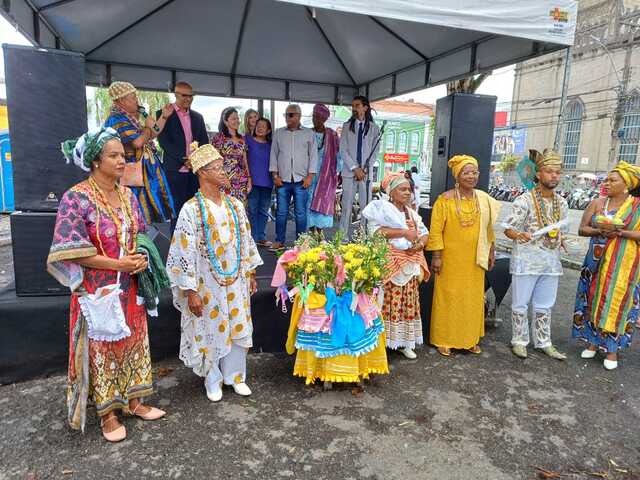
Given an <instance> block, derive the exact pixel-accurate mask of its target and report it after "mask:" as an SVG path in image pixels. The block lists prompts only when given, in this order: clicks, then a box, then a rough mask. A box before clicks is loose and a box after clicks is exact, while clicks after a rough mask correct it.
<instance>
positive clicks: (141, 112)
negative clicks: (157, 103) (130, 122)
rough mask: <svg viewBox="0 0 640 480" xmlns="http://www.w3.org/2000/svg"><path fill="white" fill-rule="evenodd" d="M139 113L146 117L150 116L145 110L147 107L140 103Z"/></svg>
mask: <svg viewBox="0 0 640 480" xmlns="http://www.w3.org/2000/svg"><path fill="white" fill-rule="evenodd" d="M138 113H139V114H140V115H142V116H143V117H144V118H145V119H146V118H147V117H148V116H149V115H148V114H147V111H146V110H145V108H144V107H143V106H142V105H138Z"/></svg>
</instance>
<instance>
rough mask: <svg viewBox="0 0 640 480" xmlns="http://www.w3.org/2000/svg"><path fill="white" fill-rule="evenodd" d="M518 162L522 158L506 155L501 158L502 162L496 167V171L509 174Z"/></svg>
mask: <svg viewBox="0 0 640 480" xmlns="http://www.w3.org/2000/svg"><path fill="white" fill-rule="evenodd" d="M520 160H522V157H518V156H516V155H512V154H507V155H505V156H503V157H502V160H501V161H500V163H499V164H498V165H497V166H496V170H498V171H500V172H503V173H507V172H511V171H512V170H514V169H515V168H516V165H518V163H520Z"/></svg>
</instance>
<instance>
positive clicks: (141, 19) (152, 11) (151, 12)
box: [84, 0, 174, 57]
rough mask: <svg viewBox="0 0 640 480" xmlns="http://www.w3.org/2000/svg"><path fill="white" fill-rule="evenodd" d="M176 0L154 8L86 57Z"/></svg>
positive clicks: (89, 52)
mask: <svg viewBox="0 0 640 480" xmlns="http://www.w3.org/2000/svg"><path fill="white" fill-rule="evenodd" d="M173 2H174V0H167V1H166V2H164V3H163V4H162V5H160V6H159V7H157V8H154V9H153V10H151V11H150V12H149V13H147V14H145V15H143V16H142V17H140V18H139V19H138V20H136V21H135V22H133V23H131V24H129V25H127V26H126V27H124V28H123V29H122V30H120V31H119V32H118V33H115V34H113V35H111V36H110V37H109V38H107V39H106V40H105V41H103V42H101V43H100V44H99V45H97V46H96V47H93V48H92V49H91V50H89V51H88V52H85V54H84V56H85V57H88V56H89V55H91V54H92V53H93V52H95V51H96V50H98V49H100V48H102V47H104V46H105V45H106V44H107V43H109V42H111V41H113V40H115V39H116V38H118V37H119V36H120V35H122V34H123V33H125V32H128V31H129V30H131V29H132V28H133V27H135V26H136V25H139V24H141V23H142V22H144V21H145V20H146V19H147V18H149V17H151V16H153V15H155V14H156V13H158V12H159V11H160V10H162V9H163V8H164V7H166V6H168V5H169V4H171V3H173Z"/></svg>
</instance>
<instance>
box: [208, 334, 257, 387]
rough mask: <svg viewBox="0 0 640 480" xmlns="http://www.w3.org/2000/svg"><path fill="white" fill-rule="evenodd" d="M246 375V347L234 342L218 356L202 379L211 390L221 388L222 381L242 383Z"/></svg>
mask: <svg viewBox="0 0 640 480" xmlns="http://www.w3.org/2000/svg"><path fill="white" fill-rule="evenodd" d="M246 375H247V349H246V348H244V347H240V346H238V345H236V344H235V343H234V344H232V345H231V351H230V352H229V353H227V354H226V355H225V356H224V357H222V358H219V359H218V361H217V363H215V364H214V365H213V368H212V369H211V370H209V373H207V376H206V377H205V379H204V384H205V386H206V387H207V390H209V391H212V390H215V389H216V388H221V387H222V383H223V382H224V384H225V385H233V384H234V383H243V382H244V381H245V378H246Z"/></svg>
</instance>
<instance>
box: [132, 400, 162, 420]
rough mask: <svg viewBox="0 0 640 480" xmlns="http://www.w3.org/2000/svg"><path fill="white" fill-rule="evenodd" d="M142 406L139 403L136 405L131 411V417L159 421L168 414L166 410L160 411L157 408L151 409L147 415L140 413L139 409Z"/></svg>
mask: <svg viewBox="0 0 640 480" xmlns="http://www.w3.org/2000/svg"><path fill="white" fill-rule="evenodd" d="M141 405H142V403H138V405H136V408H134V409H133V410H131V415H133V416H136V417H140V418H141V419H143V420H158V419H160V418H162V417H164V416H165V415H166V414H167V412H165V411H164V410H160V409H159V408H156V407H149V411H148V412H146V413H138V409H139V408H140V406H141Z"/></svg>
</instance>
